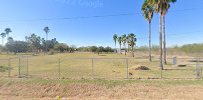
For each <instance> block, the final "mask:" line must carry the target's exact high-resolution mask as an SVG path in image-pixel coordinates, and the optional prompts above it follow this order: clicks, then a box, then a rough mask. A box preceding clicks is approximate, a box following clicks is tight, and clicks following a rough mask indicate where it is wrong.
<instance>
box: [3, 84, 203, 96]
mask: <svg viewBox="0 0 203 100" xmlns="http://www.w3.org/2000/svg"><path fill="white" fill-rule="evenodd" d="M155 82H156V80H155ZM56 96H61V97H63V98H66V99H67V100H84V99H85V100H115V99H122V100H123V99H125V100H129V99H136V100H202V98H203V86H202V85H194V84H188V85H181V84H175V85H167V84H165V85H163V84H162V85H161V84H154V83H151V84H147V83H146V84H145V83H139V82H138V83H136V82H135V83H128V84H125V85H115V86H108V85H99V84H95V83H88V82H87V83H68V84H62V83H24V82H22V83H12V84H11V83H5V84H1V85H0V98H1V100H30V99H32V100H55V99H54V98H55V97H56ZM66 99H65V100H66Z"/></svg>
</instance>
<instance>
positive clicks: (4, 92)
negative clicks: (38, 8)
mask: <svg viewBox="0 0 203 100" xmlns="http://www.w3.org/2000/svg"><path fill="white" fill-rule="evenodd" d="M135 55H136V57H135V58H132V57H131V55H130V54H128V55H127V56H125V55H123V54H100V55H98V54H94V53H84V52H83V53H64V54H55V55H43V54H41V55H37V56H29V57H28V63H27V57H21V59H20V62H21V63H20V66H21V71H20V72H21V74H26V72H27V65H28V72H29V73H28V74H29V78H28V79H26V78H17V77H18V70H19V69H18V66H19V59H18V58H19V56H22V55H0V64H1V65H0V66H7V65H8V60H5V59H9V58H13V59H11V60H10V64H11V66H12V70H11V78H8V77H7V76H8V71H7V70H6V68H5V72H1V80H0V98H1V100H14V99H15V100H30V99H32V100H55V97H56V96H60V97H63V99H65V100H66V99H68V100H72V99H73V100H78V99H88V100H89V99H90V100H97V99H99V100H108V99H138V100H148V99H150V100H153V99H154V100H163V99H169V100H171V99H178V100H194V99H195V100H201V98H203V97H202V95H203V92H202V89H203V81H202V80H196V79H195V78H196V75H195V72H194V70H195V67H196V66H195V64H196V62H194V61H191V60H194V59H193V57H191V56H181V55H179V56H177V57H178V62H177V65H186V66H184V67H177V65H176V66H172V65H171V62H172V61H171V57H172V56H168V57H169V58H168V65H165V66H164V67H165V70H163V71H162V76H163V79H160V78H161V71H160V70H159V62H158V56H155V55H154V56H153V62H151V63H149V61H148V59H147V53H143V52H139V53H136V54H135ZM24 56H25V55H24ZM92 58H94V59H92ZM59 59H60V60H59ZM59 61H60V67H59ZM92 65H93V66H92ZM127 65H128V67H127ZM139 66H147V67H148V68H150V70H135V69H136V68H137V67H139ZM59 68H60V74H59ZM59 75H60V78H61V79H60V80H59V79H58V78H59ZM127 77H128V79H127ZM191 78H192V79H191ZM180 79H181V80H180Z"/></svg>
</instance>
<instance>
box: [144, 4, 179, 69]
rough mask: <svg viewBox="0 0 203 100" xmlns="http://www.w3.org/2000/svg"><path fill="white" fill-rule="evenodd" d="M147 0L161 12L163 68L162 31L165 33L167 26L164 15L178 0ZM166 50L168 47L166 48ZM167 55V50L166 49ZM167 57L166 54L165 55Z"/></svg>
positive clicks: (161, 56) (161, 64)
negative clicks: (171, 4)
mask: <svg viewBox="0 0 203 100" xmlns="http://www.w3.org/2000/svg"><path fill="white" fill-rule="evenodd" d="M147 2H148V3H149V4H150V5H151V6H153V7H154V9H155V11H156V12H157V13H160V22H159V24H160V25H159V26H160V30H159V31H160V32H159V34H160V69H161V70H163V61H162V60H163V50H162V33H163V31H164V34H165V26H164V28H163V23H164V19H165V18H164V17H165V15H166V13H167V11H168V9H169V8H170V3H174V2H176V0H147ZM164 24H165V23H164ZM164 39H165V35H164ZM164 44H166V42H165V40H164ZM164 50H166V49H164ZM164 52H165V54H164V55H166V51H164ZM165 57H166V56H165Z"/></svg>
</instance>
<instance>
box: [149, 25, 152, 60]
mask: <svg viewBox="0 0 203 100" xmlns="http://www.w3.org/2000/svg"><path fill="white" fill-rule="evenodd" d="M149 61H150V62H151V61H152V56H151V22H150V23H149Z"/></svg>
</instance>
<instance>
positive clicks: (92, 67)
mask: <svg viewBox="0 0 203 100" xmlns="http://www.w3.org/2000/svg"><path fill="white" fill-rule="evenodd" d="M92 79H94V58H92Z"/></svg>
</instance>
